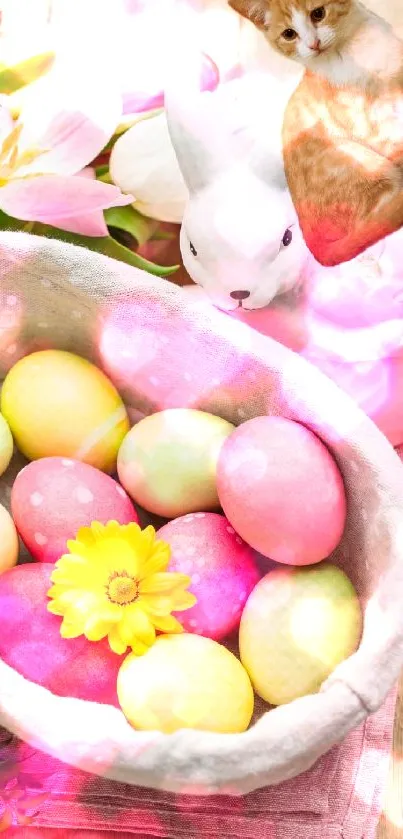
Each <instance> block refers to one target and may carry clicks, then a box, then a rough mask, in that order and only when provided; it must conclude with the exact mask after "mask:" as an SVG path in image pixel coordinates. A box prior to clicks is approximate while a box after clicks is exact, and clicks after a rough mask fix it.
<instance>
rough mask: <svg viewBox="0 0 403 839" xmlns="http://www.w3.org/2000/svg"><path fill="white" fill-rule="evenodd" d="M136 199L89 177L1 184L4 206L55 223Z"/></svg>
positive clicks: (31, 218) (29, 217)
mask: <svg viewBox="0 0 403 839" xmlns="http://www.w3.org/2000/svg"><path fill="white" fill-rule="evenodd" d="M131 201H132V198H129V197H128V196H124V195H122V194H121V192H120V190H119V189H117V188H116V187H114V186H111V185H110V184H104V183H101V182H100V181H92V180H88V179H87V178H79V179H78V178H74V177H72V178H70V177H63V176H61V175H43V176H38V177H35V178H21V179H17V180H14V181H10V182H9V183H8V184H6V186H3V187H0V207H1V208H2V209H3V210H4V212H6V213H7V214H8V215H10V216H14V218H19V219H23V220H24V221H39V222H43V223H44V224H53V222H54V220H55V219H56V220H57V221H58V222H59V223H60V221H61V220H62V219H65V220H67V219H69V218H71V217H72V216H77V215H80V214H84V213H87V212H91V211H94V210H102V209H105V208H106V207H115V206H123V205H124V204H128V203H130V202H131Z"/></svg>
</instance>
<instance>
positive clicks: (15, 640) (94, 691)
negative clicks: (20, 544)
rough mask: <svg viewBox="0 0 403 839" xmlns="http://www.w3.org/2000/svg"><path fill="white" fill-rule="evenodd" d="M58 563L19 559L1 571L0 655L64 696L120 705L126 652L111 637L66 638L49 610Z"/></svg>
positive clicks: (22, 673) (56, 618)
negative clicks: (119, 689) (94, 639)
mask: <svg viewBox="0 0 403 839" xmlns="http://www.w3.org/2000/svg"><path fill="white" fill-rule="evenodd" d="M52 571H54V566H53V565H47V564H45V563H41V564H40V565H38V564H37V563H29V564H28V565H17V566H16V567H15V568H11V569H10V570H8V571H5V572H4V574H2V575H1V576H0V658H1V659H2V660H3V661H5V663H6V664H8V665H9V666H10V667H12V668H13V669H14V670H16V671H17V672H18V673H20V674H21V675H22V676H24V677H25V678H26V679H28V680H29V681H31V682H35V683H36V684H38V685H42V686H43V687H45V688H47V689H48V690H50V691H51V692H52V693H55V694H57V695H58V696H72V697H76V698H77V699H87V700H88V701H90V702H102V703H105V704H107V705H115V706H116V707H119V703H118V697H117V691H116V681H117V677H118V672H119V669H120V667H121V664H122V661H123V659H124V656H119V655H116V654H115V653H113V652H112V650H111V649H110V647H109V643H108V640H107V639H106V638H105V639H103V640H102V641H97V642H95V643H94V642H92V641H87V639H86V638H84V636H83V635H81V636H80V637H79V638H69V639H66V638H62V637H61V635H60V626H61V623H62V618H61V617H58V616H57V615H53V614H51V612H48V609H47V604H48V603H49V602H50V601H49V598H48V596H47V592H48V590H49V589H50V587H51V585H52V581H51V579H50V578H51V574H52Z"/></svg>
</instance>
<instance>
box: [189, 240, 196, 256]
mask: <svg viewBox="0 0 403 839" xmlns="http://www.w3.org/2000/svg"><path fill="white" fill-rule="evenodd" d="M189 248H190V253H192V254H193V256H197V250H196V248H195V246H194V245H193V243H192V242H189Z"/></svg>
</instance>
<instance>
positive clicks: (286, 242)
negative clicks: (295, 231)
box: [282, 228, 292, 248]
mask: <svg viewBox="0 0 403 839" xmlns="http://www.w3.org/2000/svg"><path fill="white" fill-rule="evenodd" d="M291 242H292V233H291V230H290V229H289V228H287V230H286V231H285V233H284V236H283V238H282V243H283V245H284V247H285V248H288V245H290V244H291Z"/></svg>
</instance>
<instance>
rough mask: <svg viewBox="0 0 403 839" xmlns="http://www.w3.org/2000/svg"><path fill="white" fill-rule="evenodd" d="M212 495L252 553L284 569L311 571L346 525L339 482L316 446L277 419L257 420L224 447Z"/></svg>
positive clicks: (295, 426)
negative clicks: (304, 567) (306, 567)
mask: <svg viewBox="0 0 403 839" xmlns="http://www.w3.org/2000/svg"><path fill="white" fill-rule="evenodd" d="M217 488H218V496H219V499H220V503H221V506H222V508H223V510H224V513H225V515H226V516H227V518H228V519H229V521H230V522H231V524H232V526H233V527H234V528H235V530H236V531H237V532H238V533H239V534H240V535H241V536H242V537H243V539H245V541H246V542H248V543H249V544H250V545H251V546H252V547H253V548H255V550H257V551H259V552H260V553H262V554H263V555H264V556H266V557H270V559H274V560H276V561H277V562H283V563H285V564H287V565H311V564H314V563H316V562H320V561H321V560H322V559H325V558H326V557H328V556H329V555H330V554H331V553H332V551H333V550H334V549H335V548H336V547H337V545H338V544H339V542H340V540H341V537H342V535H343V530H344V525H345V521H346V495H345V490H344V484H343V479H342V476H341V474H340V471H339V469H338V467H337V465H336V463H335V461H334V459H333V458H332V456H331V454H330V453H329V451H328V450H327V448H326V447H325V445H324V444H323V443H322V441H321V440H320V439H319V438H318V437H317V436H316V435H315V434H313V433H312V431H309V429H308V428H306V427H305V426H304V425H301V424H300V423H297V422H293V421H291V420H287V419H284V418H282V417H256V418H255V419H252V420H249V421H248V422H245V423H243V424H242V425H240V426H239V427H238V428H237V429H236V430H235V431H234V432H233V434H231V435H230V437H228V438H227V440H226V441H225V442H224V445H223V447H222V449H221V452H220V457H219V462H218V470H217Z"/></svg>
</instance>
